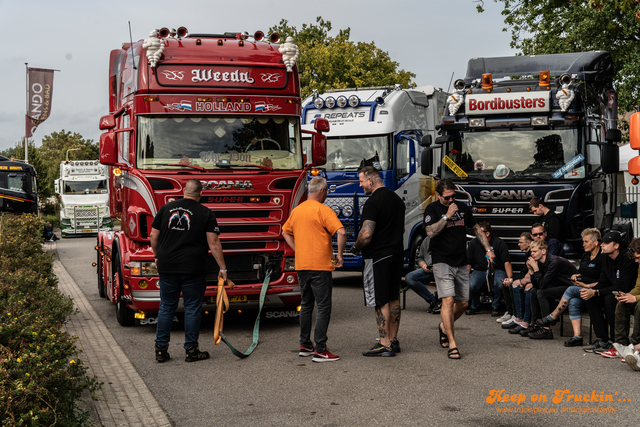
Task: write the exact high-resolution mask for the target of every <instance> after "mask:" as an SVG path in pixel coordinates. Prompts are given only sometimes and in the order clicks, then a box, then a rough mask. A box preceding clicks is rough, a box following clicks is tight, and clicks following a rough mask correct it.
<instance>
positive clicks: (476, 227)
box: [473, 224, 496, 262]
mask: <svg viewBox="0 0 640 427" xmlns="http://www.w3.org/2000/svg"><path fill="white" fill-rule="evenodd" d="M473 234H475V235H476V238H477V239H478V242H480V244H481V245H482V247H484V248H485V249H486V250H487V256H488V257H489V259H490V260H491V262H495V260H496V254H495V253H494V252H493V248H492V247H491V245H490V244H489V241H488V240H487V236H486V235H485V234H484V233H483V232H482V229H481V228H480V226H479V225H478V224H476V225H474V226H473Z"/></svg>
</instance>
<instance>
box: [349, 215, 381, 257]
mask: <svg viewBox="0 0 640 427" xmlns="http://www.w3.org/2000/svg"><path fill="white" fill-rule="evenodd" d="M375 229H376V222H375V221H371V220H368V219H365V220H364V222H363V223H362V228H361V229H360V233H358V240H356V243H354V244H353V246H351V253H353V254H354V255H358V254H359V253H360V250H361V249H362V248H363V247H364V246H367V245H368V244H369V243H371V238H372V237H373V232H374V230H375Z"/></svg>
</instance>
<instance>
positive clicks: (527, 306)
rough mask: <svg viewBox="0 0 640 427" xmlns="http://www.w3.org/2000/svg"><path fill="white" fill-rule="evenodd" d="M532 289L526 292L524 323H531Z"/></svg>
mask: <svg viewBox="0 0 640 427" xmlns="http://www.w3.org/2000/svg"><path fill="white" fill-rule="evenodd" d="M531 289H533V288H529V290H526V291H524V318H523V319H522V321H523V322H524V323H531Z"/></svg>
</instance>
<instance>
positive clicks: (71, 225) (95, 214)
mask: <svg viewBox="0 0 640 427" xmlns="http://www.w3.org/2000/svg"><path fill="white" fill-rule="evenodd" d="M108 173H109V168H108V167H107V166H104V165H101V164H100V163H99V161H98V160H73V161H63V162H62V163H60V178H59V179H56V180H55V191H56V193H57V194H58V197H59V199H60V228H61V230H62V237H67V236H73V235H82V234H97V233H98V232H99V231H110V230H113V221H112V219H111V217H110V216H109V185H108V183H107V178H108Z"/></svg>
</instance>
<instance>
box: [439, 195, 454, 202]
mask: <svg viewBox="0 0 640 427" xmlns="http://www.w3.org/2000/svg"><path fill="white" fill-rule="evenodd" d="M440 197H442V198H443V199H445V200H447V201H449V200H451V199H453V198H454V197H456V195H455V194H454V195H452V196H440Z"/></svg>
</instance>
